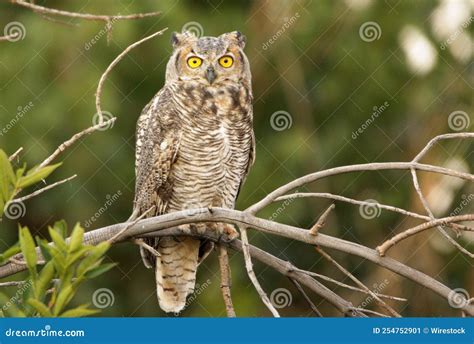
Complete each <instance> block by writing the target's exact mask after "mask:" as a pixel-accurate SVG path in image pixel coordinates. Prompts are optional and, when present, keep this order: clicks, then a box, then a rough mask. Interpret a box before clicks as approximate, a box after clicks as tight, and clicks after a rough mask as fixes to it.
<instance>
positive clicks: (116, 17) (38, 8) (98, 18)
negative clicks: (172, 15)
mask: <svg viewBox="0 0 474 344" xmlns="http://www.w3.org/2000/svg"><path fill="white" fill-rule="evenodd" d="M10 2H11V3H12V4H15V5H19V6H22V7H26V8H28V9H30V10H32V11H34V12H37V13H41V14H49V15H54V16H62V17H69V18H78V19H85V20H95V21H105V22H107V21H111V20H133V19H142V18H146V17H154V16H158V15H160V14H161V12H149V13H137V14H129V15H98V14H87V13H76V12H68V11H62V10H57V9H53V8H47V7H43V6H39V5H36V4H34V3H31V2H26V1H23V0H10Z"/></svg>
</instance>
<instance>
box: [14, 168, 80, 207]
mask: <svg viewBox="0 0 474 344" xmlns="http://www.w3.org/2000/svg"><path fill="white" fill-rule="evenodd" d="M76 177H77V174H74V175H72V176H71V177H69V178H66V179H62V180H60V181H57V182H55V183H53V184H49V185H47V186H45V187H44V188H41V189H39V190H36V191H34V192H32V193H30V194H28V195H26V196H23V197H20V198H15V199H13V200H12V201H11V202H24V201H26V200H28V199H30V198H33V197H36V196H38V195H39V194H42V193H43V192H45V191H48V190H51V189H52V188H55V187H56V186H58V185H61V184H64V183H67V182H68V181H70V180H72V179H74V178H76Z"/></svg>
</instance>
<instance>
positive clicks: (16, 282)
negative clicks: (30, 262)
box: [0, 281, 27, 288]
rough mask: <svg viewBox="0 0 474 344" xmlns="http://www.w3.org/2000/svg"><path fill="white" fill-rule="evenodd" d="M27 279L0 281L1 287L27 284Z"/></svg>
mask: <svg viewBox="0 0 474 344" xmlns="http://www.w3.org/2000/svg"><path fill="white" fill-rule="evenodd" d="M26 282H27V281H10V282H1V283H0V288H1V287H18V286H20V285H23V284H25V283H26Z"/></svg>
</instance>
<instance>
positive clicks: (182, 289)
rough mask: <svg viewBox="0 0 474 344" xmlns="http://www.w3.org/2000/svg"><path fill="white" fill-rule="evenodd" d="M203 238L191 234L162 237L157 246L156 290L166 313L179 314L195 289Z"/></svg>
mask: <svg viewBox="0 0 474 344" xmlns="http://www.w3.org/2000/svg"><path fill="white" fill-rule="evenodd" d="M199 245H200V241H199V240H196V239H192V238H189V237H163V238H161V239H160V241H159V243H158V247H157V248H156V249H157V251H158V253H159V254H160V256H159V257H156V265H155V274H156V291H157V295H158V302H159V304H160V307H161V309H162V310H164V311H165V312H173V313H179V312H181V311H182V310H183V308H184V307H185V306H186V298H187V296H188V295H189V294H191V293H192V292H193V291H194V286H195V284H196V269H197V267H198V259H199V258H198V255H199Z"/></svg>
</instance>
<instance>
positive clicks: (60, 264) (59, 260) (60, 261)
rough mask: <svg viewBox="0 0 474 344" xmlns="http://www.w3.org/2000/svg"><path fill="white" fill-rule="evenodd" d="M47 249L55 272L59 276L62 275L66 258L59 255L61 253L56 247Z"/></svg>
mask: <svg viewBox="0 0 474 344" xmlns="http://www.w3.org/2000/svg"><path fill="white" fill-rule="evenodd" d="M48 249H49V252H50V253H51V256H52V258H51V260H52V262H53V263H54V267H55V268H56V271H58V273H59V274H62V273H63V272H64V269H65V268H66V257H65V256H64V254H62V253H61V251H59V249H58V248H57V247H56V246H48Z"/></svg>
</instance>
